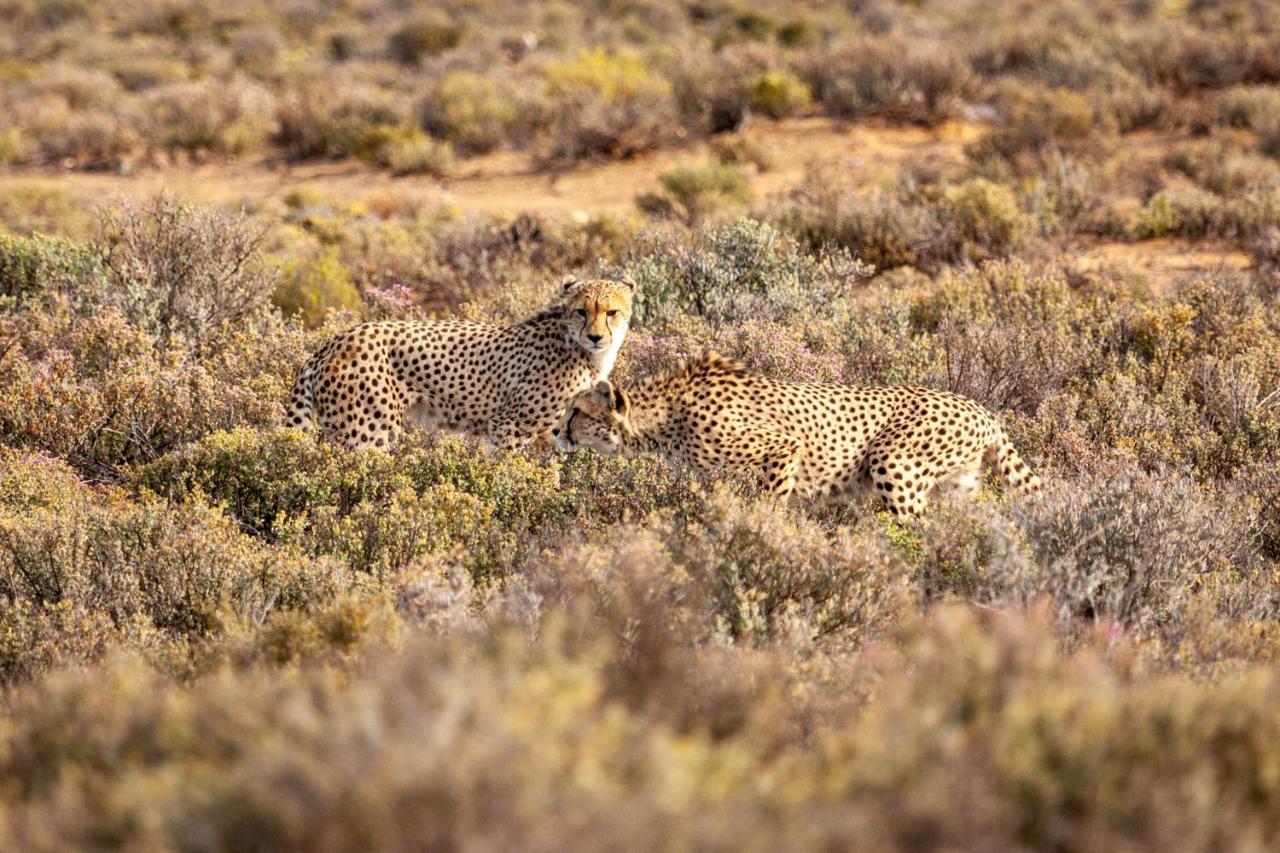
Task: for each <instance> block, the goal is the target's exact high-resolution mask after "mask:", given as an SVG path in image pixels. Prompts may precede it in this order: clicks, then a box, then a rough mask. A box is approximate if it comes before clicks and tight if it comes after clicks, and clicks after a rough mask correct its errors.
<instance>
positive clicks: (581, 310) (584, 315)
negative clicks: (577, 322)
mask: <svg viewBox="0 0 1280 853" xmlns="http://www.w3.org/2000/svg"><path fill="white" fill-rule="evenodd" d="M578 316H579V317H581V318H582V319H584V320H585V319H587V309H586V308H579V309H578Z"/></svg>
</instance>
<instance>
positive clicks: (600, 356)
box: [588, 326, 627, 382]
mask: <svg viewBox="0 0 1280 853" xmlns="http://www.w3.org/2000/svg"><path fill="white" fill-rule="evenodd" d="M626 336H627V327H626V326H622V327H620V328H618V329H615V330H614V333H613V343H611V344H610V345H609V348H608V349H607V350H605V351H604V352H602V353H589V354H588V355H589V357H590V358H591V372H592V376H593V378H594V381H596V382H599V381H600V380H601V379H608V378H609V374H610V373H612V372H613V365H614V363H615V362H617V360H618V353H619V352H621V351H622V341H623V340H624V339H625V338H626Z"/></svg>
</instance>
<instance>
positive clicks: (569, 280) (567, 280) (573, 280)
mask: <svg viewBox="0 0 1280 853" xmlns="http://www.w3.org/2000/svg"><path fill="white" fill-rule="evenodd" d="M577 285H578V277H577V276H576V275H573V274H572V273H570V274H569V275H567V276H565V277H564V279H563V280H562V281H561V282H560V287H561V288H563V289H564V292H565V293H569V292H570V291H572V290H573V289H574V287H576V286H577Z"/></svg>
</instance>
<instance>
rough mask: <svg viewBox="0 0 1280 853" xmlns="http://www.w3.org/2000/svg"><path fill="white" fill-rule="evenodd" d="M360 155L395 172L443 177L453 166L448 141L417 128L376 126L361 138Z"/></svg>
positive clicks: (358, 151) (396, 173) (395, 173)
mask: <svg viewBox="0 0 1280 853" xmlns="http://www.w3.org/2000/svg"><path fill="white" fill-rule="evenodd" d="M353 153H355V154H356V155H357V156H358V157H360V158H362V159H365V160H368V161H370V162H373V163H377V164H378V165H379V166H386V167H387V168H388V169H390V170H391V173H392V174H394V175H420V174H425V175H431V176H433V177H437V178H438V177H442V176H444V175H446V174H448V172H449V170H450V169H451V168H452V167H453V149H452V147H450V145H449V143H448V142H440V141H438V140H435V139H432V138H431V137H430V136H427V135H426V134H425V133H423V132H422V131H421V130H419V129H418V128H416V127H374V128H370V129H369V130H367V131H366V132H365V133H364V134H363V135H362V137H361V139H360V143H359V147H358V148H357V149H356V151H355V152H353Z"/></svg>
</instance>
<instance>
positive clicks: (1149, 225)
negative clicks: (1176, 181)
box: [1129, 189, 1280, 240]
mask: <svg viewBox="0 0 1280 853" xmlns="http://www.w3.org/2000/svg"><path fill="white" fill-rule="evenodd" d="M1278 223H1280V190H1276V189H1272V190H1262V191H1254V192H1247V193H1243V194H1240V195H1236V196H1232V197H1228V198H1224V197H1223V196H1219V195H1217V194H1215V193H1211V192H1206V191H1204V190H1185V191H1176V192H1163V191H1162V192H1158V193H1156V194H1155V195H1154V196H1152V197H1151V198H1150V200H1148V201H1147V203H1146V205H1145V206H1144V207H1143V208H1142V210H1140V211H1138V213H1137V214H1136V215H1135V217H1134V219H1133V221H1132V223H1131V224H1130V226H1129V229H1130V233H1132V234H1133V236H1134V237H1135V238H1136V239H1139V240H1149V239H1152V238H1155V237H1163V236H1165V235H1169V234H1176V235H1179V236H1182V237H1226V238H1234V239H1241V238H1243V239H1249V238H1252V237H1256V236H1257V235H1259V234H1262V233H1264V232H1265V231H1266V230H1267V229H1268V228H1273V227H1275V226H1276V225H1277V224H1278Z"/></svg>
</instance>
